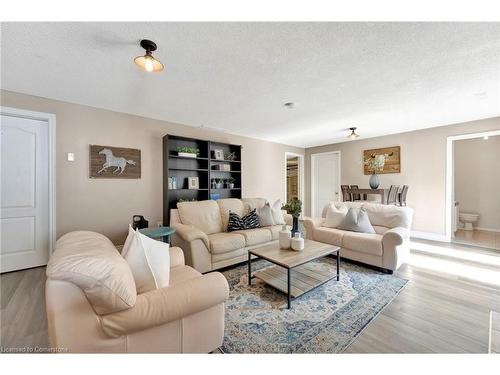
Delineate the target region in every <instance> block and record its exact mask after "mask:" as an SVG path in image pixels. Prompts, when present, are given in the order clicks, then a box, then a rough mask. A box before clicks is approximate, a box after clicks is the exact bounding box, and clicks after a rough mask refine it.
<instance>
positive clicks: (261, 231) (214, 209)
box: [170, 198, 292, 273]
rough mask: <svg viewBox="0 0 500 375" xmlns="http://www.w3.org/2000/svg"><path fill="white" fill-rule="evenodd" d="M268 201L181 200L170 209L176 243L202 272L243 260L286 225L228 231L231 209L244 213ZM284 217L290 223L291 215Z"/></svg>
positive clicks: (276, 236)
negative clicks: (253, 249)
mask: <svg viewBox="0 0 500 375" xmlns="http://www.w3.org/2000/svg"><path fill="white" fill-rule="evenodd" d="M265 204H266V199H264V198H243V199H234V198H229V199H219V200H217V201H213V200H207V201H198V202H182V203H178V204H177V209H173V210H171V211H170V226H172V227H174V228H175V233H174V235H173V236H172V244H173V245H174V246H178V247H180V248H181V249H182V250H183V251H184V255H185V257H186V263H187V264H189V265H190V266H192V267H194V268H195V269H196V270H198V271H199V272H202V273H204V272H208V271H212V270H216V269H220V268H223V267H227V266H230V265H232V264H236V263H240V262H243V261H245V260H247V259H248V249H251V248H255V247H258V246H262V245H264V244H267V243H270V242H274V241H277V240H278V233H279V231H280V230H281V227H282V226H281V225H274V226H268V227H263V228H257V229H248V230H240V231H235V232H226V229H227V222H228V219H229V211H231V212H234V213H236V214H238V215H240V216H243V215H245V214H247V213H248V212H249V211H250V210H251V209H254V208H257V209H259V208H261V207H262V206H264V205H265ZM283 216H284V219H285V222H286V223H287V224H288V225H290V224H291V221H292V217H291V215H288V214H286V213H283Z"/></svg>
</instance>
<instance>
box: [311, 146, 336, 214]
mask: <svg viewBox="0 0 500 375" xmlns="http://www.w3.org/2000/svg"><path fill="white" fill-rule="evenodd" d="M311 158H312V163H311V164H312V189H311V190H312V212H311V214H312V216H313V217H321V213H322V211H323V208H324V207H325V206H326V205H327V204H328V203H330V202H333V201H339V200H340V192H339V188H340V170H339V154H338V153H337V152H331V153H324V154H313V155H311Z"/></svg>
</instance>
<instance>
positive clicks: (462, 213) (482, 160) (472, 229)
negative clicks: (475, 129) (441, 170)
mask: <svg viewBox="0 0 500 375" xmlns="http://www.w3.org/2000/svg"><path fill="white" fill-rule="evenodd" d="M450 138H452V139H451V142H452V147H451V149H452V153H451V158H452V166H451V171H452V178H451V184H452V191H451V196H452V200H451V206H452V208H451V215H450V216H451V233H450V240H451V241H452V242H455V243H460V244H466V245H473V246H479V247H486V248H491V249H496V250H500V194H499V193H498V188H499V186H500V169H499V165H500V131H498V132H487V133H481V134H472V135H467V136H457V137H450Z"/></svg>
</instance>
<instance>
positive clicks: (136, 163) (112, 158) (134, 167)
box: [89, 145, 141, 178]
mask: <svg viewBox="0 0 500 375" xmlns="http://www.w3.org/2000/svg"><path fill="white" fill-rule="evenodd" d="M89 166H90V168H89V177H90V178H141V150H137V149H134V148H121V147H110V146H98V145H90V154H89Z"/></svg>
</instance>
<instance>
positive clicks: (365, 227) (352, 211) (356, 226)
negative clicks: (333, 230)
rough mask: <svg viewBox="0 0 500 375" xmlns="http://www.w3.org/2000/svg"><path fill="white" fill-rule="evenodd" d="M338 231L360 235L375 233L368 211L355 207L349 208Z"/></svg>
mask: <svg viewBox="0 0 500 375" xmlns="http://www.w3.org/2000/svg"><path fill="white" fill-rule="evenodd" d="M338 229H342V230H348V231H351V232H360V233H375V229H373V226H372V224H371V223H370V219H369V218H368V214H367V213H366V211H365V210H364V209H363V208H361V209H356V208H354V207H351V208H349V211H347V215H346V216H345V218H344V219H343V220H342V222H341V223H340V225H339V226H338Z"/></svg>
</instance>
